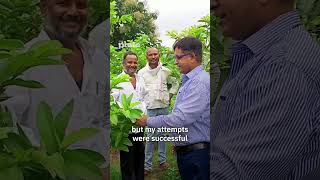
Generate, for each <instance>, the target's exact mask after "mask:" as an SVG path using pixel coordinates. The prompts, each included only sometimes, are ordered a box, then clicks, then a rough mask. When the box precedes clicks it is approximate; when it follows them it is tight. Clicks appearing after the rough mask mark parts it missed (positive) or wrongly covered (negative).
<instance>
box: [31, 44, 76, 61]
mask: <svg viewBox="0 0 320 180" xmlns="http://www.w3.org/2000/svg"><path fill="white" fill-rule="evenodd" d="M30 52H32V56H33V57H49V56H56V55H63V54H70V53H71V52H72V51H71V50H69V49H66V48H62V44H61V43H60V42H59V41H57V40H50V41H39V42H37V43H35V44H34V45H33V46H32V47H31V49H30Z"/></svg>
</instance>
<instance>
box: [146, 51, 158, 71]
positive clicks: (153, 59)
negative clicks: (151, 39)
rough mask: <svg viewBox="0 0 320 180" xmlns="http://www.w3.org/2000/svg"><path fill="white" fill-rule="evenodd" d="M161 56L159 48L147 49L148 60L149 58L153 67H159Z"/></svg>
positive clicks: (149, 62)
mask: <svg viewBox="0 0 320 180" xmlns="http://www.w3.org/2000/svg"><path fill="white" fill-rule="evenodd" d="M159 58H160V55H159V51H158V49H157V48H148V49H147V60H148V64H149V66H150V67H151V68H152V69H154V68H156V67H158V64H159Z"/></svg>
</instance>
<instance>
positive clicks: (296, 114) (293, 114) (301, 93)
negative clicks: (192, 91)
mask: <svg viewBox="0 0 320 180" xmlns="http://www.w3.org/2000/svg"><path fill="white" fill-rule="evenodd" d="M319 57H320V48H319V45H318V44H317V43H316V42H315V41H314V40H313V39H312V38H311V37H310V35H309V34H308V32H307V31H306V30H305V28H304V27H303V26H302V25H301V23H300V20H299V15H298V13H297V12H295V11H292V12H288V13H286V14H283V15H281V16H279V17H278V18H276V19H275V20H273V21H272V22H271V23H269V24H268V25H266V26H265V27H263V28H262V29H260V30H259V31H258V32H256V33H254V34H253V35H252V36H250V37H249V38H248V39H246V40H244V41H242V42H237V43H235V44H234V45H233V46H232V63H231V70H230V73H229V77H228V79H227V80H226V82H225V83H224V86H223V87H222V89H221V92H220V94H219V96H218V97H217V100H216V103H215V107H214V112H213V123H212V126H211V167H210V177H211V179H215V180H216V179H254V180H256V179H259V180H262V179H268V180H270V179H272V180H275V179H281V180H283V179H290V180H291V179H300V178H301V177H304V176H306V175H307V174H309V173H310V172H312V171H314V170H315V169H316V168H319V167H320V58H319Z"/></svg>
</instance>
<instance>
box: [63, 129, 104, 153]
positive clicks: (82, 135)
mask: <svg viewBox="0 0 320 180" xmlns="http://www.w3.org/2000/svg"><path fill="white" fill-rule="evenodd" d="M98 132H99V129H96V128H81V129H79V130H77V131H74V132H71V133H70V134H68V135H67V136H66V137H65V138H64V139H63V141H62V143H61V148H62V149H65V148H67V147H68V146H70V145H71V144H73V143H75V142H77V141H79V140H84V139H87V138H89V137H91V136H93V135H95V134H97V133H98Z"/></svg>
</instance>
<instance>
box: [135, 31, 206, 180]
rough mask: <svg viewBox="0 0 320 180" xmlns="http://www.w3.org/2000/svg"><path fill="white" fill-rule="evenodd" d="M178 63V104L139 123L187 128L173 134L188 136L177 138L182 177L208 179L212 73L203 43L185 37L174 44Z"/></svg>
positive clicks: (176, 143)
mask: <svg viewBox="0 0 320 180" xmlns="http://www.w3.org/2000/svg"><path fill="white" fill-rule="evenodd" d="M173 49H174V56H175V59H176V61H175V64H176V65H177V66H178V68H179V70H180V72H181V74H183V77H182V86H181V87H180V89H179V92H178V95H177V99H176V103H175V106H174V108H173V111H172V113H171V114H169V115H163V116H156V117H149V118H148V117H143V118H141V119H139V120H138V121H137V122H136V124H137V125H139V126H148V127H153V128H162V127H165V128H184V129H185V130H186V129H187V130H186V131H184V132H180V133H171V135H172V137H179V136H182V137H183V136H187V140H186V141H175V140H173V141H174V144H175V150H176V153H177V163H178V167H179V172H180V175H181V178H182V179H183V180H184V179H209V141H210V139H209V135H210V76H209V73H208V72H206V71H205V70H204V68H203V66H202V65H201V62H202V43H201V42H200V41H199V40H198V39H196V38H193V37H185V38H183V39H181V40H179V41H177V42H176V43H175V44H174V47H173Z"/></svg>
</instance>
